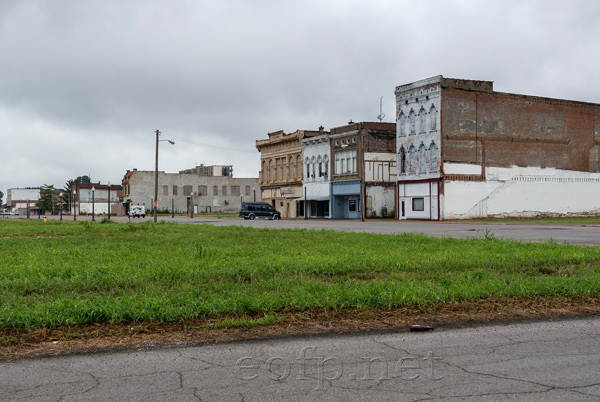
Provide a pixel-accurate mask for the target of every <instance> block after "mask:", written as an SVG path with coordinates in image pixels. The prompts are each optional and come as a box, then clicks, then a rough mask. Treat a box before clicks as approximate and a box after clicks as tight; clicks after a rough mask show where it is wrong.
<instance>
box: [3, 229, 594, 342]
mask: <svg viewBox="0 0 600 402" xmlns="http://www.w3.org/2000/svg"><path fill="white" fill-rule="evenodd" d="M599 274H600V249H598V248H595V247H578V246H571V245H566V244H558V243H556V242H545V243H525V242H518V241H509V240H498V239H495V238H494V237H493V236H486V238H482V239H473V238H471V239H452V238H446V239H439V238H431V237H426V236H421V235H414V234H403V235H379V234H368V233H345V232H335V231H328V230H269V229H254V228H242V227H233V226H232V227H213V226H210V225H177V224H170V223H159V224H152V223H150V222H145V223H135V224H133V223H132V224H114V223H109V224H99V223H93V222H72V221H63V222H60V221H49V222H47V223H44V222H40V221H34V220H30V221H27V220H5V221H2V220H0V299H1V300H2V306H1V309H0V329H1V330H2V334H3V335H2V339H0V341H1V342H2V343H4V344H18V343H19V339H20V338H19V336H22V334H24V333H26V332H27V331H39V330H44V329H56V328H71V327H76V326H86V325H97V324H109V325H119V324H124V323H133V324H138V325H145V324H144V323H182V322H189V321H194V320H200V321H202V322H204V323H205V324H203V325H205V326H206V328H236V327H237V328H239V327H242V328H250V327H254V326H260V325H270V324H273V323H276V322H279V321H281V320H285V319H287V318H285V317H289V316H290V314H291V315H295V314H308V313H311V312H314V311H327V312H330V313H331V314H342V313H344V312H347V311H392V310H398V309H402V308H408V307H409V308H411V309H417V310H419V311H422V312H424V313H426V312H427V311H429V310H431V308H432V307H431V306H436V305H440V304H441V305H446V304H452V303H457V302H464V301H473V300H489V299H491V298H498V297H500V298H508V299H510V298H515V297H517V298H534V297H550V298H552V297H587V296H590V295H592V296H593V295H597V294H599V293H600V275H599ZM206 323H208V324H206ZM15 331H16V332H15ZM19 334H21V335H19Z"/></svg>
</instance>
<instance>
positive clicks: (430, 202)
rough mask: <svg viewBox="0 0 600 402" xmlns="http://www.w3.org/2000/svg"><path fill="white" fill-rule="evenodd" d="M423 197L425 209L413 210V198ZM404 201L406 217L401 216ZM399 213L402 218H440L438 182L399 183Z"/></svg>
mask: <svg viewBox="0 0 600 402" xmlns="http://www.w3.org/2000/svg"><path fill="white" fill-rule="evenodd" d="M414 198H423V201H424V208H423V211H415V210H413V199H414ZM402 202H404V213H405V215H404V217H402V216H401V211H402V208H401V206H402ZM398 215H399V216H400V219H433V220H437V218H438V183H437V182H427V183H400V184H399V185H398Z"/></svg>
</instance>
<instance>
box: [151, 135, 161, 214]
mask: <svg viewBox="0 0 600 402" xmlns="http://www.w3.org/2000/svg"><path fill="white" fill-rule="evenodd" d="M159 135H160V131H158V130H156V164H155V165H154V166H155V167H154V205H152V211H153V212H152V215H153V216H154V223H156V218H157V213H156V203H157V202H158V136H159Z"/></svg>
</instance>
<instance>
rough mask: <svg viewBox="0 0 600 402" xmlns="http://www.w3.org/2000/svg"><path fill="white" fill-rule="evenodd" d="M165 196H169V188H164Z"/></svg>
mask: <svg viewBox="0 0 600 402" xmlns="http://www.w3.org/2000/svg"><path fill="white" fill-rule="evenodd" d="M163 195H169V186H163Z"/></svg>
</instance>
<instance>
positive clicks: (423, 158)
mask: <svg viewBox="0 0 600 402" xmlns="http://www.w3.org/2000/svg"><path fill="white" fill-rule="evenodd" d="M419 165H420V173H427V150H426V149H425V145H423V144H421V146H420V147H419Z"/></svg>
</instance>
